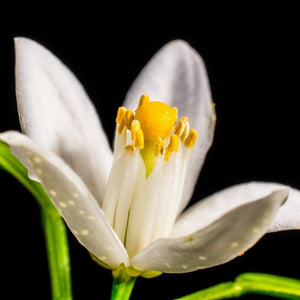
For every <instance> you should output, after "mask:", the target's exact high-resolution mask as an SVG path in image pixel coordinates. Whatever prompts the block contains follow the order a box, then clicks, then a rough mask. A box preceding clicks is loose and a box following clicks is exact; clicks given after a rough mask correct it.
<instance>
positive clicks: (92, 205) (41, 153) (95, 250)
mask: <svg viewBox="0 0 300 300" xmlns="http://www.w3.org/2000/svg"><path fill="white" fill-rule="evenodd" d="M0 140H1V141H3V142H5V143H7V144H8V145H9V146H10V149H11V151H12V153H13V154H14V155H15V156H16V157H17V158H18V159H19V160H20V161H21V162H22V163H23V164H24V165H25V167H26V168H27V169H29V171H30V172H31V174H34V177H36V178H39V181H40V182H41V184H42V186H43V187H44V189H45V191H46V192H47V193H48V195H49V197H50V198H51V200H52V201H53V204H54V205H55V206H56V208H57V209H58V210H59V212H60V214H61V215H62V216H63V218H64V219H65V221H66V223H67V225H68V226H69V228H70V229H71V231H72V232H73V234H74V235H75V236H76V238H77V239H78V241H79V242H80V243H81V244H82V245H83V246H85V247H86V248H87V249H88V250H89V251H90V252H91V253H92V254H93V255H95V256H96V257H97V258H98V259H99V260H101V261H102V262H104V263H105V264H106V265H108V266H109V267H111V268H117V267H118V266H119V265H120V264H121V263H124V264H125V265H127V264H128V256H127V252H126V250H125V249H124V247H123V244H122V243H121V242H120V240H119V238H118V237H117V235H116V234H115V232H114V231H113V230H112V228H111V226H110V225H109V223H108V221H107V220H106V217H105V215H104V213H103V211H102V209H101V208H100V207H99V205H98V203H97V201H96V200H95V198H94V197H93V195H92V194H91V193H90V192H89V190H88V189H87V187H86V186H85V184H84V183H83V182H82V180H81V179H80V178H79V177H78V175H77V174H76V173H74V172H73V170H72V169H71V168H69V166H68V165H67V164H66V163H64V161H63V160H61V159H60V158H59V157H58V156H56V155H55V154H53V153H51V152H48V151H46V150H44V149H43V147H41V146H40V145H38V144H37V143H35V142H33V141H32V140H30V139H29V138H28V137H26V136H25V135H22V134H20V133H18V132H13V131H10V132H5V133H2V134H0Z"/></svg>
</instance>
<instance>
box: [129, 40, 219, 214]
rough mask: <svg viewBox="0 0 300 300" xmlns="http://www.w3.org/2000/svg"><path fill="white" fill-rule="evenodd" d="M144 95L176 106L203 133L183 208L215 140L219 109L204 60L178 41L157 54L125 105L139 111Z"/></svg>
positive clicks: (135, 83) (187, 183) (196, 146)
mask: <svg viewBox="0 0 300 300" xmlns="http://www.w3.org/2000/svg"><path fill="white" fill-rule="evenodd" d="M142 94H148V95H149V96H150V99H152V100H158V101H162V102H165V103H168V104H169V105H171V106H176V107H177V108H178V112H179V118H180V117H181V116H186V117H188V118H189V119H190V125H191V127H193V128H196V129H197V131H198V134H199V138H198V141H197V143H196V144H195V146H194V149H193V153H192V157H191V160H190V164H189V167H188V170H187V174H188V176H187V178H186V181H185V187H184V192H183V199H182V203H181V209H183V208H184V207H185V205H186V204H187V202H188V201H189V199H190V197H191V195H192V193H193V190H194V186H195V183H196V181H197V178H198V175H199V171H200V169H201V167H202V165H203V162H204V159H205V156H206V153H207V151H208V149H209V147H210V145H211V143H212V140H213V133H214V124H215V112H214V108H213V105H212V98H211V92H210V87H209V82H208V78H207V73H206V69H205V65H204V62H203V60H202V58H201V57H200V55H199V54H198V53H197V52H196V51H195V50H194V49H192V48H191V47H190V46H189V45H188V44H187V43H186V42H184V41H180V40H176V41H173V42H170V43H168V44H167V45H165V46H164V47H163V48H162V49H161V50H160V51H158V52H157V53H156V55H154V56H153V58H152V59H151V60H150V61H149V63H148V64H147V65H146V66H145V67H144V69H143V70H142V71H141V73H140V74H139V76H138V77H137V79H136V80H135V81H134V83H133V85H132V86H131V88H130V89H129V91H128V93H127V95H126V98H125V102H124V106H125V107H127V108H129V109H133V110H135V109H136V107H137V105H138V101H139V98H140V96H141V95H142Z"/></svg>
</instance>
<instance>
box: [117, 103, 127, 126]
mask: <svg viewBox="0 0 300 300" xmlns="http://www.w3.org/2000/svg"><path fill="white" fill-rule="evenodd" d="M126 111H127V109H126V108H125V107H124V106H121V107H119V108H118V112H117V117H116V123H117V124H120V123H121V122H122V120H123V118H124V116H125V113H126Z"/></svg>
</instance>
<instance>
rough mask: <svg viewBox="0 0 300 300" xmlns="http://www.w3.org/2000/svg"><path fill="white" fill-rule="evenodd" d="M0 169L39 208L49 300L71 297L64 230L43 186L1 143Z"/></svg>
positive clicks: (65, 299)
mask: <svg viewBox="0 0 300 300" xmlns="http://www.w3.org/2000/svg"><path fill="white" fill-rule="evenodd" d="M0 169H3V170H4V171H6V172H8V173H10V174H11V175H13V176H14V177H15V178H16V179H17V180H18V181H19V182H20V183H21V184H23V186H24V187H25V188H27V189H28V191H29V192H30V193H31V194H32V195H33V196H34V197H35V199H36V200H37V202H38V204H39V205H40V208H41V216H42V225H43V229H44V235H45V241H46V248H47V254H48V264H49V272H50V278H51V290H52V300H71V299H72V292H71V290H72V289H71V271H70V259H69V251H68V240H67V231H66V227H65V225H64V222H63V220H62V219H61V217H60V215H59V213H58V211H57V210H56V208H55V207H54V206H53V204H52V202H51V200H50V199H49V197H48V195H47V194H46V193H45V191H44V189H43V187H42V186H41V185H40V184H39V183H38V182H35V181H33V180H31V179H29V178H28V173H27V170H26V168H25V167H24V166H23V165H22V164H21V163H20V162H19V161H18V160H17V159H16V158H15V156H14V155H12V154H11V152H10V151H9V147H8V146H7V145H6V144H5V143H2V142H0Z"/></svg>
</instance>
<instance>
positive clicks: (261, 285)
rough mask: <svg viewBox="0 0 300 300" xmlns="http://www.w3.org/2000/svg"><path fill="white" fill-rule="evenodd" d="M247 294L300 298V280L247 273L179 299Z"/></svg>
mask: <svg viewBox="0 0 300 300" xmlns="http://www.w3.org/2000/svg"><path fill="white" fill-rule="evenodd" d="M246 294H257V295H268V296H273V297H277V298H281V299H298V300H299V299H300V281H299V280H296V279H291V278H287V277H281V276H275V275H270V274H260V273H245V274H242V275H240V276H238V277H237V278H236V280H235V281H234V282H225V283H221V284H217V285H215V286H213V287H210V288H207V289H204V290H201V291H198V292H196V293H193V294H190V295H187V296H184V297H182V298H178V299H177V300H196V299H202V300H217V299H230V298H238V297H241V296H244V295H246Z"/></svg>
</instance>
